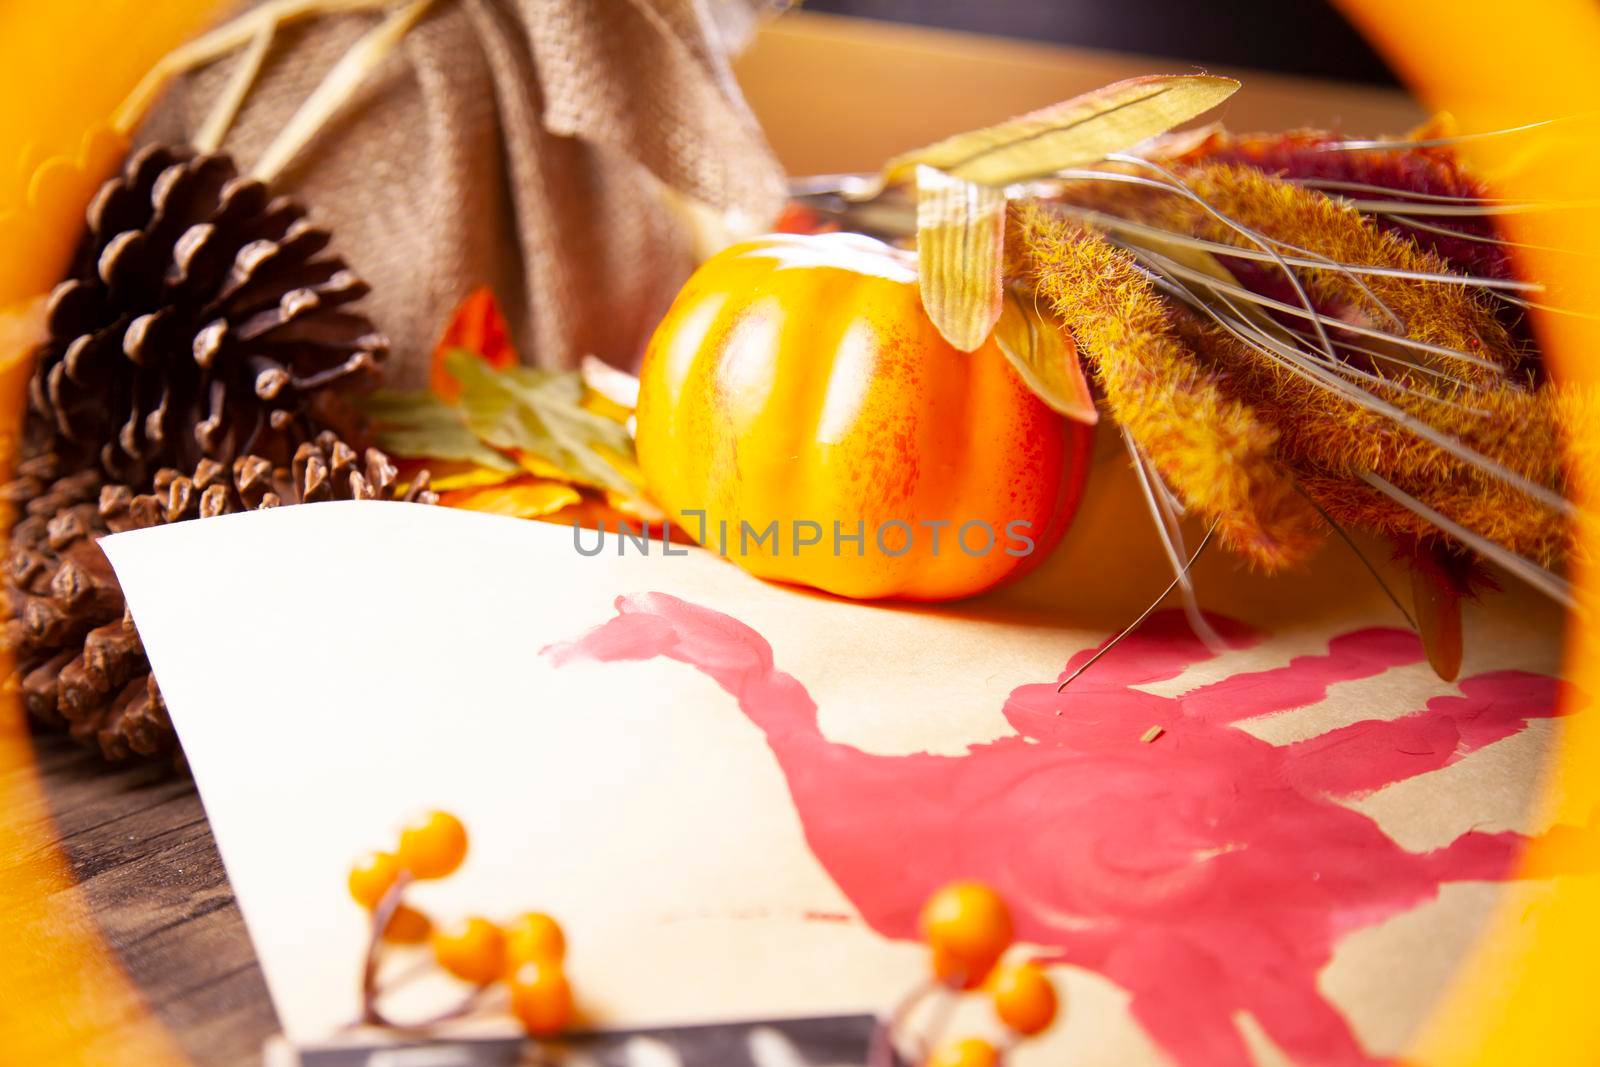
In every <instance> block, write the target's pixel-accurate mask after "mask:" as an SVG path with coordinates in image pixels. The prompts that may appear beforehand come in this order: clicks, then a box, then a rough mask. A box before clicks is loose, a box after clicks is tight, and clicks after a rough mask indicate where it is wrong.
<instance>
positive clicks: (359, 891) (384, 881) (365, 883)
mask: <svg viewBox="0 0 1600 1067" xmlns="http://www.w3.org/2000/svg"><path fill="white" fill-rule="evenodd" d="M399 874H400V861H399V860H397V859H395V858H394V855H393V854H392V853H389V852H369V853H367V854H366V855H365V856H362V857H361V858H360V859H358V860H356V863H355V866H353V867H351V868H350V879H349V885H350V896H351V897H353V898H354V899H355V902H356V903H357V904H360V905H361V906H362V907H363V908H366V909H367V910H368V911H371V910H372V909H373V908H376V907H377V906H378V901H380V900H382V899H383V895H384V894H385V893H387V892H388V891H389V889H390V887H391V886H393V885H394V880H395V878H397V877H398V876H399Z"/></svg>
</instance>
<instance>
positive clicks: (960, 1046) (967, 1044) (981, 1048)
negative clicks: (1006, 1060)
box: [927, 1037, 1000, 1067]
mask: <svg viewBox="0 0 1600 1067" xmlns="http://www.w3.org/2000/svg"><path fill="white" fill-rule="evenodd" d="M999 1063H1000V1050H999V1049H997V1048H995V1047H994V1046H993V1045H991V1044H989V1042H987V1041H985V1040H984V1039H983V1038H981V1037H966V1038H962V1039H961V1040H960V1041H948V1042H946V1043H945V1044H943V1045H940V1046H939V1047H938V1048H936V1049H934V1050H933V1055H932V1056H929V1057H928V1063H927V1067H999Z"/></svg>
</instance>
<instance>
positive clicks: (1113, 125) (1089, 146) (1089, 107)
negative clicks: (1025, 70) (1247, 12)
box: [883, 74, 1239, 185]
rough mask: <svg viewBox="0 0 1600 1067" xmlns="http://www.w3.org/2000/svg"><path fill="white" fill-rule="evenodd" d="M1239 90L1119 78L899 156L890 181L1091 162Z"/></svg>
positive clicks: (1223, 84)
mask: <svg viewBox="0 0 1600 1067" xmlns="http://www.w3.org/2000/svg"><path fill="white" fill-rule="evenodd" d="M1238 88H1239V83H1238V82H1236V81H1234V80H1233V79H1232V78H1216V77H1211V76H1209V75H1204V74H1187V75H1176V76H1172V75H1149V76H1147V77H1143V78H1130V79H1128V80H1127V81H1120V82H1116V83H1114V84H1112V85H1107V86H1105V87H1103V88H1100V89H1096V90H1094V91H1093V92H1088V93H1084V94H1083V95H1082V96H1075V97H1073V98H1072V99H1071V100H1065V101H1063V102H1061V103H1059V104H1052V105H1050V106H1049V107H1046V108H1040V109H1039V110H1038V111H1031V112H1029V113H1028V114H1026V115H1019V116H1018V117H1016V118H1013V119H1008V120H1006V121H1005V122H1002V123H1000V124H998V125H995V126H989V127H986V128H984V129H981V130H972V131H969V132H967V133H958V134H956V135H955V136H954V137H947V138H945V139H944V140H942V141H940V142H938V143H937V144H931V145H928V146H927V147H926V148H918V149H916V150H914V151H911V152H907V153H905V154H903V155H899V156H896V157H895V158H894V159H891V160H890V161H889V164H888V166H886V167H885V168H884V172H883V179H884V181H885V182H894V181H902V180H904V179H906V178H907V177H910V176H911V174H912V173H913V172H914V171H915V169H916V168H917V167H918V166H929V167H935V168H937V169H939V170H942V171H944V172H945V173H947V174H950V175H953V176H954V177H957V178H964V179H966V180H968V181H974V182H980V183H982V184H984V185H1008V184H1010V183H1012V182H1020V181H1027V180H1029V179H1031V178H1038V177H1042V176H1044V175H1046V174H1053V173H1055V172H1056V171H1059V170H1065V169H1067V168H1068V167H1080V166H1083V165H1084V164H1086V163H1093V162H1095V161H1096V160H1099V159H1102V158H1104V157H1105V156H1107V155H1109V154H1111V153H1113V152H1122V151H1125V150H1127V149H1129V148H1132V147H1133V146H1134V145H1136V144H1138V143H1139V142H1140V141H1143V140H1145V139H1147V138H1150V137H1154V136H1156V135H1157V134H1162V133H1166V132H1167V131H1168V130H1170V129H1172V128H1173V127H1174V126H1178V125H1180V124H1181V123H1184V122H1187V121H1189V120H1190V119H1192V118H1194V117H1195V116H1197V115H1201V114H1204V113H1205V112H1207V111H1210V110H1211V109H1212V108H1214V107H1216V106H1217V105H1218V104H1220V103H1222V102H1223V101H1224V100H1226V99H1227V98H1228V97H1230V96H1232V95H1233V93H1234V92H1235V91H1236V90H1237V89H1238Z"/></svg>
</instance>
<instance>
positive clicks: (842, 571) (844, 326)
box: [638, 234, 1090, 600]
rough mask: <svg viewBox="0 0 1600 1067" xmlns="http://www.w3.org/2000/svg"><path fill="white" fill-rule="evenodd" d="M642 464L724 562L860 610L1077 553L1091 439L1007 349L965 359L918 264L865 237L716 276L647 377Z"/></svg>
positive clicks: (715, 260)
mask: <svg viewBox="0 0 1600 1067" xmlns="http://www.w3.org/2000/svg"><path fill="white" fill-rule="evenodd" d="M638 446H639V463H640V466H641V468H642V469H643V471H644V476H645V480H646V482H647V483H648V485H649V487H650V489H651V492H652V494H653V495H654V496H655V498H656V500H657V501H658V502H659V503H660V504H661V505H662V506H663V507H664V508H665V509H666V510H667V511H668V513H669V514H670V515H671V518H672V521H673V523H674V525H677V526H679V527H681V528H682V529H684V530H685V531H686V532H687V533H689V535H690V536H692V537H694V538H695V539H696V540H698V541H699V542H700V543H701V544H702V545H703V546H705V547H706V548H710V549H712V550H714V551H719V552H722V553H723V554H724V555H727V556H729V557H730V558H732V559H734V560H736V561H738V562H739V563H740V564H741V565H742V566H743V567H745V568H746V569H747V570H749V571H751V572H753V573H755V574H758V575H760V576H761V577H763V578H770V579H775V580H778V581H786V582H797V583H800V584H802V585H809V586H814V587H816V588H818V589H825V590H827V591H828V592H831V593H838V594H841V595H843V596H848V597H857V598H877V597H896V598H906V599H912V600H944V599H950V598H954V597H962V596H969V595H971V594H974V593H978V592H982V591H983V590H985V589H988V588H990V587H991V586H993V585H995V584H996V583H997V582H1000V581H1001V580H1003V579H1005V578H1008V577H1010V576H1012V575H1014V574H1016V573H1018V572H1020V571H1021V570H1023V569H1024V568H1026V567H1027V566H1029V565H1030V564H1031V563H1033V562H1035V561H1037V560H1038V559H1040V558H1042V557H1043V556H1044V554H1045V553H1047V552H1048V551H1049V550H1050V549H1051V548H1052V547H1053V546H1054V545H1055V543H1056V541H1057V540H1058V539H1059V538H1060V536H1061V533H1062V531H1063V530H1064V529H1065V527H1066V524H1067V522H1068V521H1069V520H1070V518H1071V516H1072V511H1073V509H1074V508H1075V507H1076V504H1077V500H1078V497H1079V495H1080V493H1081V491H1082V486H1083V480H1084V477H1085V474H1086V471H1087V463H1088V456H1089V450H1090V430H1089V428H1088V427H1086V426H1082V425H1080V424H1077V423H1071V422H1068V421H1067V420H1065V419H1063V418H1062V417H1061V416H1060V415H1058V414H1056V413H1055V412H1054V411H1052V410H1051V409H1050V408H1049V407H1047V406H1046V405H1045V404H1044V403H1042V402H1041V401H1040V400H1039V399H1038V398H1036V397H1035V396H1034V395H1033V394H1032V393H1031V392H1029V391H1028V388H1027V387H1026V386H1025V385H1024V384H1023V382H1022V380H1021V379H1020V378H1019V377H1018V375H1017V373H1016V372H1015V371H1014V370H1013V369H1012V367H1011V365H1010V364H1009V363H1008V362H1007V361H1006V357H1005V355H1004V354H1003V353H1002V352H1001V351H1000V349H999V347H998V346H997V345H996V343H995V341H994V339H993V338H992V337H991V338H990V339H989V340H988V341H986V342H984V344H983V346H982V347H981V348H979V349H978V350H977V351H975V352H971V353H965V352H960V351H958V350H956V349H955V348H953V347H951V345H950V344H949V343H948V342H946V341H945V340H944V339H943V338H942V337H941V336H940V335H939V332H938V331H937V330H936V329H935V328H934V326H933V323H932V322H930V321H929V319H928V316H927V314H926V313H925V312H924V311H923V309H922V301H921V299H920V297H919V296H918V292H917V276H916V264H915V260H913V259H911V258H909V257H908V256H906V255H905V254H904V253H902V252H900V251H898V250H896V249H894V248H891V247H890V246H888V245H885V244H882V243H880V242H878V241H873V240H871V239H868V238H864V237H860V236H856V235H852V234H819V235H777V236H772V237H765V238H761V239H759V240H755V241H751V242H748V243H745V244H741V245H736V246H734V247H732V248H729V249H727V250H725V251H723V252H721V253H719V254H718V255H716V256H714V257H712V258H711V259H710V260H708V261H707V262H706V263H705V264H703V265H702V266H701V267H700V269H699V270H698V271H696V272H695V274H694V276H693V277H692V278H690V279H689V282H688V283H687V284H686V285H685V286H684V288H683V291H682V292H681V293H680V294H679V295H678V298H677V300H676V302H674V304H673V305H672V308H671V310H670V311H668V312H667V316H666V318H665V319H663V320H662V322H661V325H660V326H659V327H658V328H657V329H656V333H655V336H654V337H653V338H652V339H651V341H650V345H649V348H648V349H647V350H646V353H645V357H644V365H643V367H642V368H641V371H640V384H639V407H638Z"/></svg>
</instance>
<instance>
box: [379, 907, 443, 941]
mask: <svg viewBox="0 0 1600 1067" xmlns="http://www.w3.org/2000/svg"><path fill="white" fill-rule="evenodd" d="M432 932H433V922H432V920H430V919H429V918H428V917H427V916H426V915H424V914H422V912H420V911H418V910H417V909H416V908H413V907H411V906H410V905H409V904H402V905H400V906H399V907H398V908H396V909H394V914H393V915H391V916H389V925H388V926H385V927H384V928H383V939H384V940H385V941H388V942H389V943H390V944H394V945H420V944H422V943H423V942H424V941H426V940H428V935H429V934H430V933H432Z"/></svg>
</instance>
